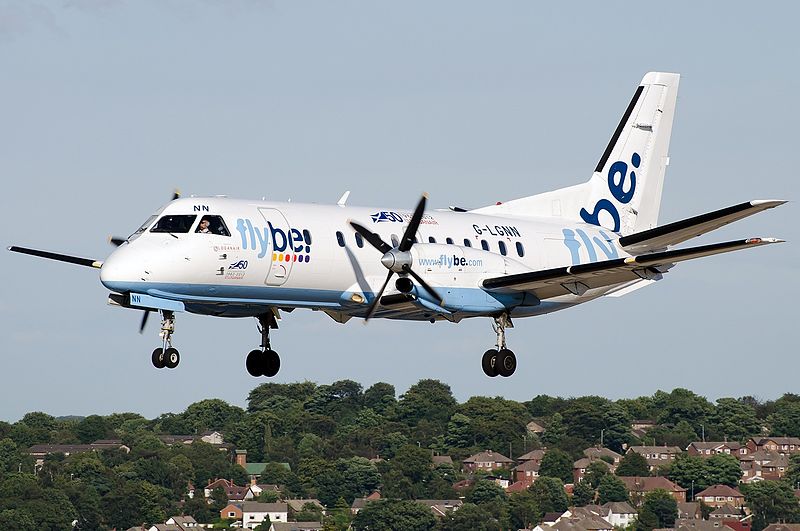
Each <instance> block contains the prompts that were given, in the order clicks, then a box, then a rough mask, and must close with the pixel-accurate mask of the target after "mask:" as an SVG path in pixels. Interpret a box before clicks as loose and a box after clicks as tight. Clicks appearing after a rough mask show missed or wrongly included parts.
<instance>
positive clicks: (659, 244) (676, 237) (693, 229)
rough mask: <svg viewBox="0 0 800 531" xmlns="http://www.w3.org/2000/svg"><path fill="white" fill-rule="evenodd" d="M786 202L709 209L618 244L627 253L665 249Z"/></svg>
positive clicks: (764, 202) (632, 236)
mask: <svg viewBox="0 0 800 531" xmlns="http://www.w3.org/2000/svg"><path fill="white" fill-rule="evenodd" d="M784 203H786V201H781V200H771V201H763V200H762V201H749V202H747V203H741V204H739V205H734V206H731V207H727V208H723V209H720V210H715V211H714V212H708V213H707V214H701V215H699V216H694V217H692V218H688V219H684V220H681V221H676V222H674V223H669V224H667V225H663V226H661V227H655V228H653V229H649V230H645V231H642V232H637V233H634V234H631V235H629V236H623V237H622V238H620V239H619V244H620V245H621V246H622V247H623V248H624V249H625V250H626V251H628V252H629V253H643V252H648V251H656V250H660V249H666V248H667V247H669V246H670V245H677V244H679V243H681V242H685V241H686V240H689V239H691V238H696V237H697V236H700V235H702V234H705V233H707V232H711V231H712V230H716V229H718V228H720V227H723V226H725V225H727V224H728V223H733V222H734V221H738V220H740V219H744V218H746V217H748V216H752V215H753V214H757V213H759V212H763V211H764V210H767V209H770V208H775V207H777V206H780V205H782V204H784Z"/></svg>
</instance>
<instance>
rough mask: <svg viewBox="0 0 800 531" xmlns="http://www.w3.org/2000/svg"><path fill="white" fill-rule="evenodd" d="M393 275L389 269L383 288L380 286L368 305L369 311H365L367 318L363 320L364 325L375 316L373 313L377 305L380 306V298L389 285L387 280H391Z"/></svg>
mask: <svg viewBox="0 0 800 531" xmlns="http://www.w3.org/2000/svg"><path fill="white" fill-rule="evenodd" d="M393 274H394V271H392V270H391V269H390V270H389V274H388V275H386V281H384V283H383V286H381V289H380V291H379V292H378V294H377V295H376V296H375V298H374V299H373V300H372V302H371V303H370V305H369V310H367V317H366V318H365V319H364V322H365V323H366V322H367V321H369V320H370V319H372V316H373V315H375V311H376V310H377V309H378V304H380V302H381V297H382V296H383V292H384V291H385V290H386V286H387V285H388V284H389V280H391V279H392V275H393Z"/></svg>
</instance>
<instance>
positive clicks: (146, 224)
mask: <svg viewBox="0 0 800 531" xmlns="http://www.w3.org/2000/svg"><path fill="white" fill-rule="evenodd" d="M155 219H156V216H155V214H153V215H152V216H150V217H149V218H147V221H145V222H144V223H142V225H141V227H139V228H138V229H136V231H135V232H134V233H133V234H131V235H130V236H128V241H131V240H135V239H136V238H138V237H139V235H140V234H142V233H143V232H144V231H146V230H147V227H149V226H150V225H151V224H152V223H153V220H155Z"/></svg>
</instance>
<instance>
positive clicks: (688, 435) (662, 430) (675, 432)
mask: <svg viewBox="0 0 800 531" xmlns="http://www.w3.org/2000/svg"><path fill="white" fill-rule="evenodd" d="M698 439H700V437H699V436H698V435H697V433H696V432H695V430H694V428H692V426H691V425H690V424H689V423H688V422H687V421H685V420H681V421H679V422H678V423H677V424H675V425H674V426H672V425H661V426H656V427H654V428H651V429H649V430H648V431H647V435H645V437H644V441H645V442H647V443H648V444H665V445H669V446H677V447H679V448H686V447H687V446H688V445H689V443H690V442H692V441H696V440H698Z"/></svg>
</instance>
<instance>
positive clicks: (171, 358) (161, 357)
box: [151, 310, 181, 369]
mask: <svg viewBox="0 0 800 531" xmlns="http://www.w3.org/2000/svg"><path fill="white" fill-rule="evenodd" d="M173 332H175V314H174V313H173V312H171V311H170V310H161V332H159V334H158V336H159V337H160V338H161V341H162V346H161V347H159V348H157V349H155V350H154V351H153V356H152V358H151V360H152V362H153V366H154V367H155V368H156V369H163V368H164V367H166V368H168V369H174V368H175V367H177V366H178V363H180V361H181V355H180V353H178V349H176V348H173V346H172V334H173Z"/></svg>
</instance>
